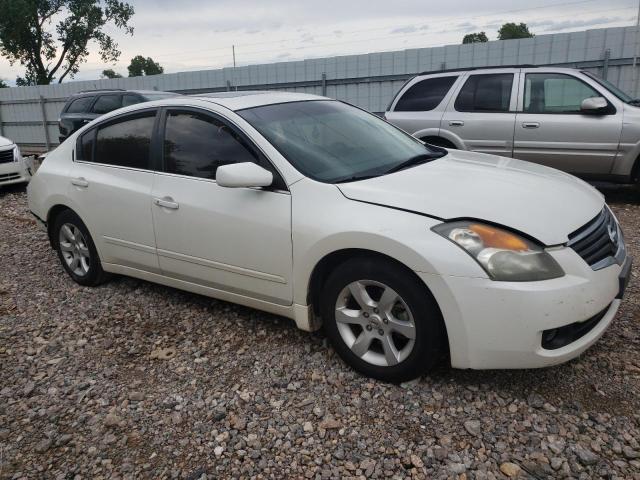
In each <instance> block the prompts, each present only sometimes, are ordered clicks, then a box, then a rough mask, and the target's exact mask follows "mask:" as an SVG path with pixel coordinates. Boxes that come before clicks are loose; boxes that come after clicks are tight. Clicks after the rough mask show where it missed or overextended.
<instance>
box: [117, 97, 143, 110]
mask: <svg viewBox="0 0 640 480" xmlns="http://www.w3.org/2000/svg"><path fill="white" fill-rule="evenodd" d="M140 102H142V98H140V97H139V96H137V95H125V96H124V97H122V106H123V107H128V106H129V105H135V104H136V103H140Z"/></svg>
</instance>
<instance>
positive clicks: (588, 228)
mask: <svg viewBox="0 0 640 480" xmlns="http://www.w3.org/2000/svg"><path fill="white" fill-rule="evenodd" d="M621 236H622V234H621V232H620V228H619V227H618V222H616V219H615V218H614V217H613V214H612V213H611V211H610V210H609V208H607V207H604V209H603V210H602V212H600V214H599V215H598V216H597V217H596V218H594V219H593V220H591V221H590V222H589V223H587V224H586V225H585V226H583V227H581V228H579V229H578V230H576V231H575V232H573V233H572V234H571V235H569V243H567V246H568V247H570V248H572V249H573V250H575V252H576V253H577V254H578V255H580V256H581V257H582V258H583V259H584V261H585V262H587V263H588V264H589V266H591V267H592V268H593V269H594V270H598V269H599V268H603V267H605V266H607V262H605V260H607V259H614V258H615V256H616V254H617V253H618V249H619V248H620V243H621V242H622V238H621Z"/></svg>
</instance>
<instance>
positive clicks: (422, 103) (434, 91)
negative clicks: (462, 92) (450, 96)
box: [395, 76, 458, 112]
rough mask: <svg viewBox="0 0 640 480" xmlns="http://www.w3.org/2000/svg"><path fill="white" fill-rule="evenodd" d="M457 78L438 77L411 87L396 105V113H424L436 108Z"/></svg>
mask: <svg viewBox="0 0 640 480" xmlns="http://www.w3.org/2000/svg"><path fill="white" fill-rule="evenodd" d="M457 78H458V77H456V76H453V77H438V78H429V79H427V80H422V81H421V82H418V83H416V84H414V85H412V86H411V87H410V88H409V90H407V91H406V92H405V93H404V95H402V98H400V100H398V103H397V104H396V108H395V111H396V112H426V111H428V110H433V109H434V108H436V107H437V106H438V105H439V104H440V102H441V101H442V99H443V98H444V96H445V95H446V94H447V92H448V91H449V89H450V88H451V86H452V85H453V83H454V82H455V81H456V79H457Z"/></svg>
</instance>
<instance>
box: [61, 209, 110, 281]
mask: <svg viewBox="0 0 640 480" xmlns="http://www.w3.org/2000/svg"><path fill="white" fill-rule="evenodd" d="M52 233H53V240H54V242H55V249H56V251H57V252H58V258H59V259H60V263H62V267H63V268H64V269H65V270H66V272H67V273H68V274H69V276H70V277H71V278H72V279H73V280H74V281H75V282H76V283H78V284H80V285H84V286H87V287H95V286H97V285H100V284H101V283H103V282H104V281H105V280H106V278H107V276H106V274H105V272H104V270H102V265H101V264H100V258H99V257H98V251H97V250H96V246H95V244H94V243H93V239H92V238H91V235H90V234H89V230H88V229H87V227H86V225H85V224H84V222H83V221H82V220H81V219H80V217H79V216H78V215H76V213H75V212H73V211H71V210H65V211H64V212H62V213H60V214H59V215H58V216H57V217H56V219H55V223H54V227H53V232H52Z"/></svg>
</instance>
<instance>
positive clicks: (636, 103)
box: [627, 98, 640, 107]
mask: <svg viewBox="0 0 640 480" xmlns="http://www.w3.org/2000/svg"><path fill="white" fill-rule="evenodd" d="M627 103H628V104H629V105H633V106H635V107H637V106H640V98H634V99H633V100H629V101H628V102H627Z"/></svg>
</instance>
